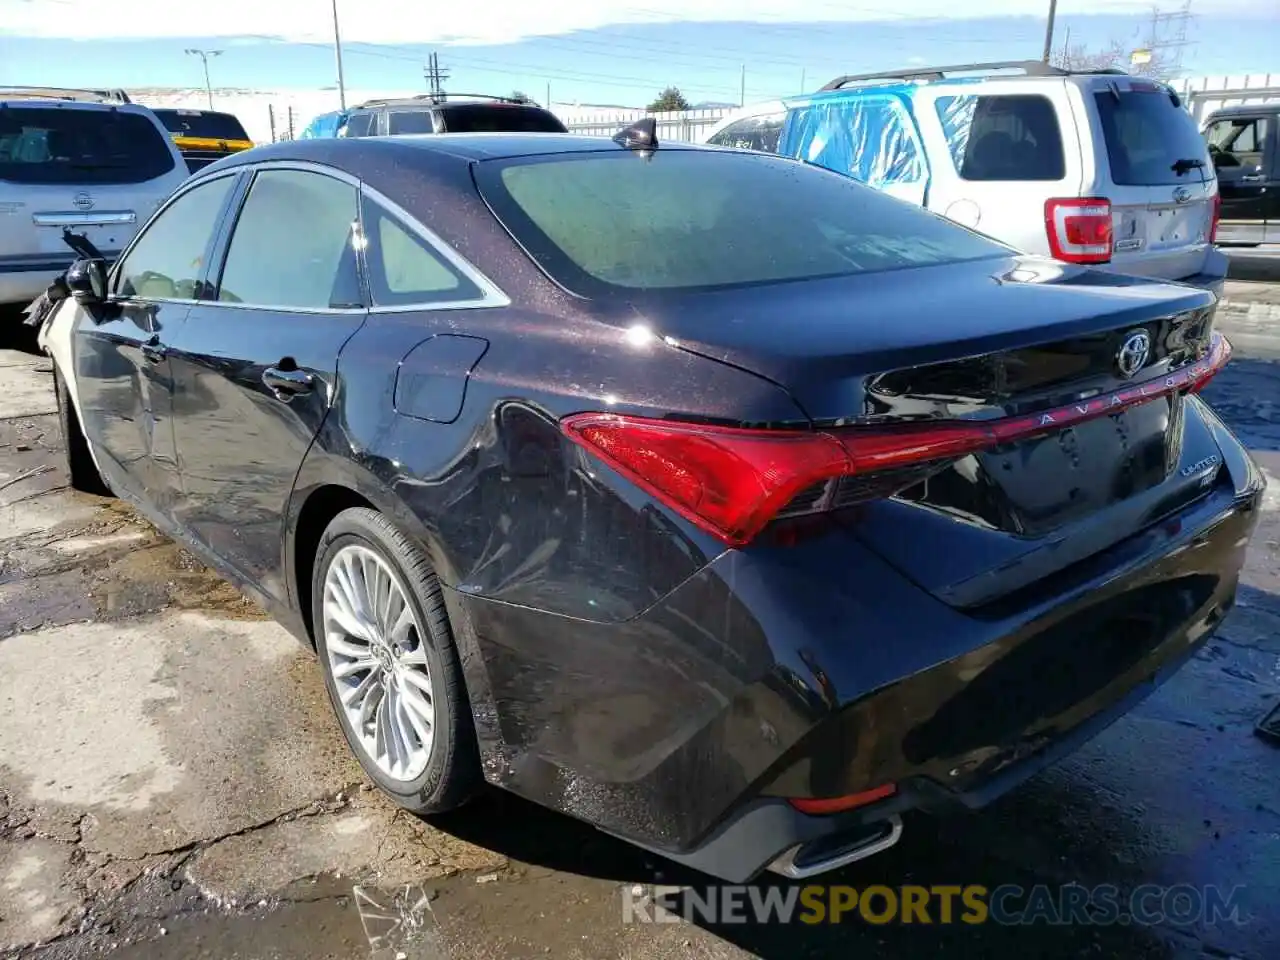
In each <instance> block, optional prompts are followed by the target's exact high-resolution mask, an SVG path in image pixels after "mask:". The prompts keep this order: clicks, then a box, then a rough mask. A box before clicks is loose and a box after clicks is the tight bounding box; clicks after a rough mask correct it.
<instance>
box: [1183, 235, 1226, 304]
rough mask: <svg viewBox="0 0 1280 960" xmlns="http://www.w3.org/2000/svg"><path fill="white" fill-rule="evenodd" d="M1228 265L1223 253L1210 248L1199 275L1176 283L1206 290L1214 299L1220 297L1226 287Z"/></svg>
mask: <svg viewBox="0 0 1280 960" xmlns="http://www.w3.org/2000/svg"><path fill="white" fill-rule="evenodd" d="M1230 263H1231V261H1230V259H1229V258H1228V257H1227V255H1226V254H1225V253H1223V252H1222V251H1221V250H1219V249H1218V248H1217V247H1210V248H1209V253H1208V255H1207V256H1206V257H1205V261H1204V268H1203V269H1202V270H1201V271H1200V272H1199V273H1197V274H1194V275H1193V276H1190V277H1183V278H1182V279H1181V280H1180V281H1178V282H1179V283H1185V284H1187V285H1188V286H1191V287H1197V288H1199V289H1201V290H1208V291H1209V292H1210V293H1212V294H1213V295H1214V296H1215V297H1221V296H1222V293H1223V290H1224V289H1225V287H1226V282H1227V268H1228V267H1229V266H1230Z"/></svg>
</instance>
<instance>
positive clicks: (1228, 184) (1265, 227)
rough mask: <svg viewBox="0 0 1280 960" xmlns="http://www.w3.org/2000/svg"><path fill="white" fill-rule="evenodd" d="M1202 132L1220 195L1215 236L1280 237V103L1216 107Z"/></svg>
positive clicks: (1232, 239)
mask: <svg viewBox="0 0 1280 960" xmlns="http://www.w3.org/2000/svg"><path fill="white" fill-rule="evenodd" d="M1204 137H1205V140H1207V141H1208V143H1209V155H1210V156H1211V157H1213V166H1214V169H1215V170H1216V171H1217V174H1218V192H1219V193H1220V194H1221V195H1222V220H1221V223H1220V224H1219V226H1218V242H1219V243H1221V244H1224V245H1226V246H1242V247H1256V246H1257V245H1258V244H1260V243H1280V103H1254V104H1245V105H1243V106H1238V107H1224V108H1223V109H1221V110H1215V111H1214V112H1213V113H1211V114H1209V119H1208V120H1207V121H1206V122H1205V126H1204Z"/></svg>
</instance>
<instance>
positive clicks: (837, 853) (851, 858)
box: [768, 814, 902, 880]
mask: <svg viewBox="0 0 1280 960" xmlns="http://www.w3.org/2000/svg"><path fill="white" fill-rule="evenodd" d="M901 837H902V818H901V817H900V816H898V815H897V814H894V815H893V816H891V817H889V818H888V819H887V820H881V821H880V822H879V823H873V824H871V825H870V826H868V827H866V828H864V829H863V830H859V831H854V832H850V833H837V834H833V835H831V836H827V837H822V838H820V839H818V840H810V841H809V842H808V843H801V844H797V845H796V846H794V847H792V848H791V849H790V850H788V851H786V853H784V854H782V855H781V856H780V857H778V858H777V859H776V860H774V861H773V863H771V864H769V867H768V869H769V870H771V871H772V872H773V873H777V874H781V875H782V876H784V877H790V878H791V879H793V880H800V879H803V878H805V877H812V876H816V875H817V874H819V873H827V872H828V871H830V870H838V869H839V868H840V867H844V866H848V865H849V864H851V863H854V862H856V861H858V860H865V859H866V858H867V857H871V856H875V855H876V854H877V853H883V852H884V851H885V850H888V849H889V848H890V847H892V846H893V845H894V844H896V843H897V842H898V840H899V839H901Z"/></svg>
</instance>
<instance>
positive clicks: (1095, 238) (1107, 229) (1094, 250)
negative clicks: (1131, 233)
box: [1044, 197, 1111, 263]
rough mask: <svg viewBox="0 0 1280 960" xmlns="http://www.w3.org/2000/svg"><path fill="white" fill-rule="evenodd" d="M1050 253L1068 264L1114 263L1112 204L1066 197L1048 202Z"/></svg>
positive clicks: (1045, 221) (1083, 198)
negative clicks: (1112, 250)
mask: <svg viewBox="0 0 1280 960" xmlns="http://www.w3.org/2000/svg"><path fill="white" fill-rule="evenodd" d="M1044 226H1045V230H1046V231H1047V233H1048V235H1049V253H1050V255H1052V256H1053V257H1054V259H1056V260H1065V261H1066V262H1067V263H1106V262H1107V261H1109V260H1110V259H1111V201H1110V200H1108V199H1106V198H1105V197H1102V198H1099V197H1064V198H1055V199H1051V200H1046V201H1045V202H1044Z"/></svg>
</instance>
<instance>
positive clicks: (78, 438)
mask: <svg viewBox="0 0 1280 960" xmlns="http://www.w3.org/2000/svg"><path fill="white" fill-rule="evenodd" d="M53 393H54V397H55V398H56V399H57V402H58V426H59V427H61V428H62V448H63V454H64V455H65V456H66V459H67V477H68V478H69V479H70V481H71V488H72V489H73V490H79V491H80V492H81V493H92V494H95V495H96V496H99V497H109V496H111V495H112V494H111V490H110V488H108V487H107V484H106V482H105V481H104V480H103V479H102V474H100V473H98V465H97V464H96V463H94V462H93V454H91V453H90V452H89V441H88V440H86V439H85V437H84V429H83V428H82V427H81V426H80V417H79V416H78V415H77V414H76V410H75V405H74V404H72V402H71V394H70V392H69V391H68V390H67V385H66V383H64V382H63V380H62V374H61V373H59V372H58V365H57V364H56V363H55V364H54V365H53Z"/></svg>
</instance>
